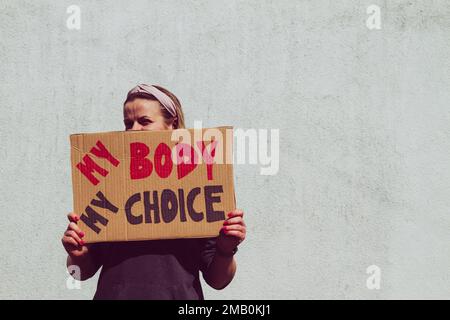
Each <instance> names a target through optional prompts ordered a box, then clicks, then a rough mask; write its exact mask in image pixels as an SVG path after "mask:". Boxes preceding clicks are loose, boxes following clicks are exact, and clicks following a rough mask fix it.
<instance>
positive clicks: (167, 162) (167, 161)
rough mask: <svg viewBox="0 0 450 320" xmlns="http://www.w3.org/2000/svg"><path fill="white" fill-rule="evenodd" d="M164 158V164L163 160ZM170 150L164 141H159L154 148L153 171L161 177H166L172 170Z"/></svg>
mask: <svg viewBox="0 0 450 320" xmlns="http://www.w3.org/2000/svg"><path fill="white" fill-rule="evenodd" d="M163 158H164V164H163V163H162V162H163ZM172 168H173V162H172V150H170V148H169V146H168V145H167V144H165V143H160V144H159V145H158V146H157V147H156V150H155V171H156V173H157V174H158V176H160V177H161V178H167V177H168V176H170V173H171V172H172Z"/></svg>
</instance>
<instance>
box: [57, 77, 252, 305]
mask: <svg viewBox="0 0 450 320" xmlns="http://www.w3.org/2000/svg"><path fill="white" fill-rule="evenodd" d="M124 124H125V129H126V130H171V129H177V128H184V115H183V111H182V109H181V104H180V101H179V100H178V98H177V97H176V96H175V95H174V94H173V93H171V92H170V91H168V90H167V89H165V88H162V87H160V86H156V85H153V86H150V85H146V84H141V85H138V86H136V87H135V88H133V89H131V90H130V91H129V92H128V95H127V98H126V100H125V102H124ZM243 215H244V213H243V212H242V211H241V210H234V211H233V212H230V213H228V217H227V220H225V221H224V223H223V227H222V229H221V230H220V234H219V236H217V237H214V238H204V239H174V240H152V241H131V242H110V243H95V244H90V245H89V244H85V243H84V241H83V236H84V233H83V231H82V230H80V228H79V226H78V225H77V222H78V221H79V216H78V215H76V214H75V213H69V215H68V218H69V226H68V228H67V230H66V231H65V233H64V236H63V237H62V243H63V246H64V248H65V249H66V251H67V253H68V257H67V266H68V267H69V266H71V265H77V266H78V267H79V269H80V275H79V277H78V278H79V280H86V279H89V278H90V277H92V276H93V275H94V274H95V273H96V272H97V271H98V269H99V268H100V267H102V271H101V273H100V277H99V280H98V284H97V291H96V293H95V296H94V299H190V300H194V299H204V297H203V291H202V288H201V285H200V280H199V273H200V271H201V272H202V274H203V278H204V280H205V281H206V283H208V284H209V285H210V286H211V287H213V288H215V289H217V290H220V289H223V288H225V287H226V286H227V285H228V284H229V283H230V282H231V280H232V279H233V277H234V274H235V272H236V261H235V259H234V253H235V252H236V251H237V246H238V245H239V244H240V243H241V242H242V241H243V240H244V239H245V234H246V226H245V223H244V220H243Z"/></svg>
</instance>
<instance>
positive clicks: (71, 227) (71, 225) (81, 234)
mask: <svg viewBox="0 0 450 320" xmlns="http://www.w3.org/2000/svg"><path fill="white" fill-rule="evenodd" d="M67 230H73V231H75V232H76V233H77V234H78V236H79V237H80V238H83V237H84V232H83V231H81V229H80V227H79V226H78V225H77V224H76V223H75V222H71V223H69V226H68V227H67Z"/></svg>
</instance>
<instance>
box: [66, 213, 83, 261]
mask: <svg viewBox="0 0 450 320" xmlns="http://www.w3.org/2000/svg"><path fill="white" fill-rule="evenodd" d="M67 218H68V219H69V226H68V227H67V230H66V231H65V232H64V235H63V237H62V239H61V242H62V244H63V246H64V249H66V251H67V253H68V254H69V255H70V256H71V257H74V258H79V257H82V256H85V255H86V254H87V253H88V247H87V246H86V245H85V243H84V241H83V239H82V238H83V237H84V232H83V231H81V230H80V227H78V225H77V222H78V221H79V220H80V218H79V217H78V216H77V215H76V214H75V213H73V212H70V213H69V214H68V215H67Z"/></svg>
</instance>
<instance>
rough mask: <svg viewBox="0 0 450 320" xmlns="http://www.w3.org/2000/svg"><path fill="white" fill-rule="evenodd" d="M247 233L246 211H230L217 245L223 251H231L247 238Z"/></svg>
mask: <svg viewBox="0 0 450 320" xmlns="http://www.w3.org/2000/svg"><path fill="white" fill-rule="evenodd" d="M245 234H246V225H245V223H244V212H243V211H242V210H239V209H236V210H234V211H232V212H230V213H228V219H227V220H225V221H224V222H223V227H222V229H220V235H219V238H218V239H217V244H216V245H217V246H218V247H219V249H220V250H221V251H223V252H226V253H231V252H232V251H233V250H234V248H236V247H237V246H238V245H239V244H240V243H241V242H242V241H244V240H245Z"/></svg>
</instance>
